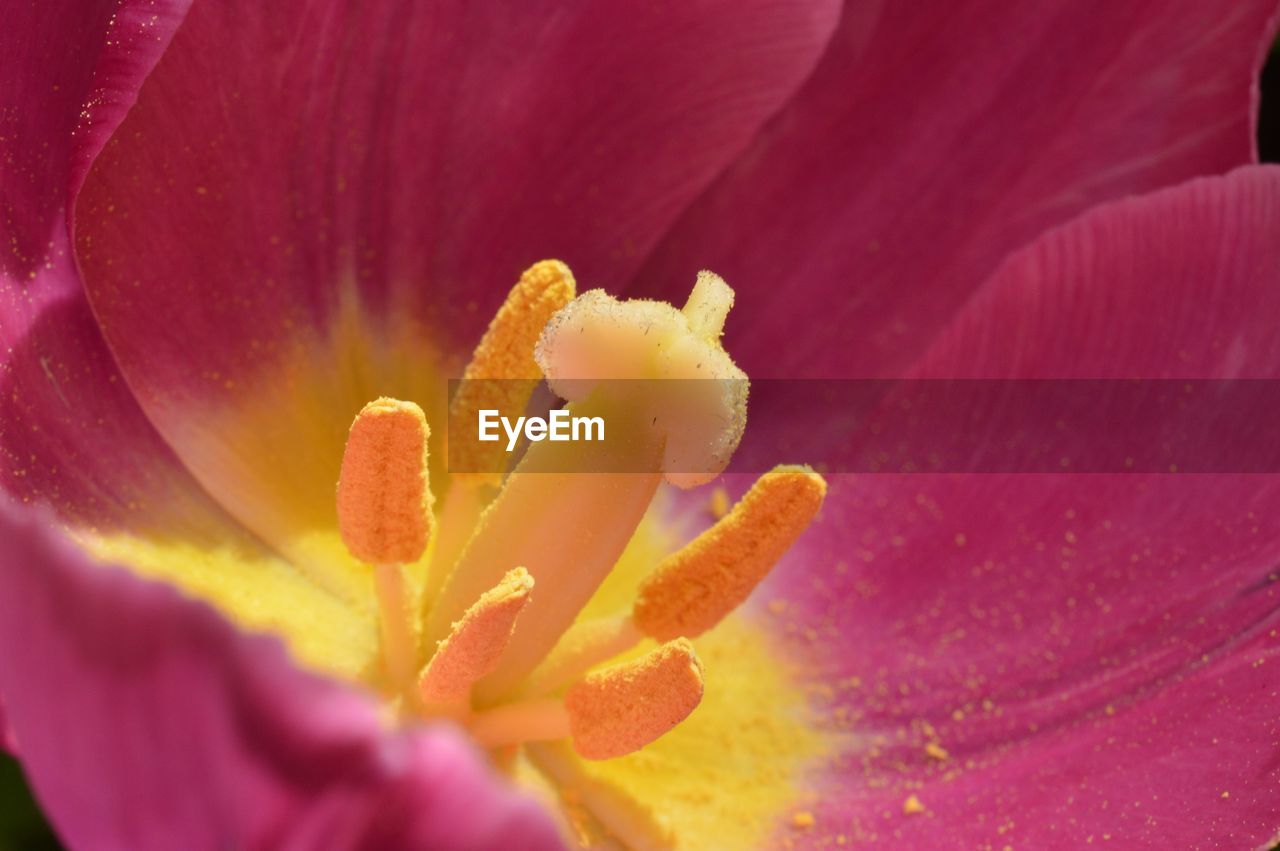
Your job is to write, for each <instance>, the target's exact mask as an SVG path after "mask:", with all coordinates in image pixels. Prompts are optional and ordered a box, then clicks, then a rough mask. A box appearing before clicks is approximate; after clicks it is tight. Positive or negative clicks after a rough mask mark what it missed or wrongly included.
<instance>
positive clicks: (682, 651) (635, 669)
mask: <svg viewBox="0 0 1280 851" xmlns="http://www.w3.org/2000/svg"><path fill="white" fill-rule="evenodd" d="M701 701H702V663H701V662H699V661H698V657H697V656H696V655H695V654H694V652H693V645H692V644H690V643H689V641H688V640H687V639H684V638H678V639H676V640H675V641H669V642H667V643H666V644H664V645H662V646H661V647H659V648H657V649H656V650H654V651H653V652H651V653H649V654H647V655H645V656H643V657H642V658H640V659H637V660H635V661H632V662H624V663H622V664H620V665H614V666H613V667H610V668H605V669H604V670H602V671H597V672H596V673H593V674H588V675H587V676H586V678H585V679H583V680H582V681H581V682H579V683H577V684H576V685H574V686H573V687H572V688H570V689H569V691H568V692H566V693H565V698H564V706H565V710H566V711H567V712H568V714H569V731H570V734H571V735H572V737H573V747H574V750H576V751H577V752H578V753H579V755H581V756H582V757H584V758H586V759H613V758H614V757H619V756H625V755H627V754H629V753H631V752H633V751H636V750H639V749H640V748H642V747H644V746H645V745H647V744H649V743H650V742H652V741H653V740H654V739H657V738H658V737H659V736H662V735H663V734H664V733H666V732H668V731H669V730H671V728H673V727H675V726H676V725H677V724H679V723H680V722H681V721H683V720H684V719H685V718H688V717H689V713H690V712H693V710H694V709H696V708H697V706H698V704H699V703H700V702H701Z"/></svg>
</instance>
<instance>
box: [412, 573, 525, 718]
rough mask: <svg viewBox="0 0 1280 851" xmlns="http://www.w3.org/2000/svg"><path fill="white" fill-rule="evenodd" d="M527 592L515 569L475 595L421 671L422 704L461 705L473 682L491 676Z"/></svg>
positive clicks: (521, 609)
mask: <svg viewBox="0 0 1280 851" xmlns="http://www.w3.org/2000/svg"><path fill="white" fill-rule="evenodd" d="M532 591H533V577H532V576H530V575H529V572H528V571H527V570H525V569H524V568H523V567H517V568H516V569H515V570H512V571H509V572H508V573H507V575H506V576H504V577H502V581H501V582H499V583H498V584H497V585H496V586H495V587H493V588H491V589H490V590H488V591H486V592H485V593H483V594H481V595H480V599H479V600H477V601H476V603H475V605H473V606H472V607H471V608H469V609H467V612H466V614H464V615H463V616H462V620H460V621H458V622H457V623H455V624H454V625H453V630H452V631H451V632H450V633H449V637H448V638H446V639H445V640H444V641H441V642H440V644H439V645H438V646H437V648H436V652H435V655H434V656H432V657H431V661H430V662H428V663H427V667H426V669H424V670H423V672H422V680H421V681H420V683H419V687H420V689H421V691H422V698H423V700H425V701H426V702H427V703H429V704H431V703H453V702H456V701H460V700H466V699H467V697H468V696H469V694H470V692H471V686H472V685H473V684H474V683H475V682H476V680H478V679H480V678H481V677H483V676H485V675H487V674H489V673H490V672H492V671H493V669H494V668H495V667H496V666H497V664H498V660H499V659H500V658H502V651H503V650H505V649H506V648H507V642H508V641H509V640H510V639H511V631H512V630H513V629H515V625H516V618H517V617H519V615H520V612H521V611H523V610H524V606H525V603H527V602H529V594H530V592H532Z"/></svg>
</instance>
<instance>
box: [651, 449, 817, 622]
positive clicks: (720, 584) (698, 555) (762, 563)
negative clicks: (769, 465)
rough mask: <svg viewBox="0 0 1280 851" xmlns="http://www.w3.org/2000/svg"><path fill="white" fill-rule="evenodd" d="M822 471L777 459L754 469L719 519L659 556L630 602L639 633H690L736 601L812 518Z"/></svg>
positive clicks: (726, 611)
mask: <svg viewBox="0 0 1280 851" xmlns="http://www.w3.org/2000/svg"><path fill="white" fill-rule="evenodd" d="M826 493H827V483H826V482H825V481H824V480H823V478H822V476H820V475H818V474H817V473H815V472H814V471H813V470H811V469H809V468H807V467H793V466H784V467H777V468H775V469H774V470H772V471H770V472H768V473H766V474H765V475H763V476H761V477H760V478H759V480H757V481H756V483H755V484H754V485H752V486H751V489H750V490H749V491H747V494H746V496H744V497H743V498H742V500H741V501H739V502H738V504H737V505H735V506H734V507H733V509H732V510H731V511H730V512H729V513H728V514H726V515H725V516H724V517H723V518H722V519H721V520H720V521H719V522H717V523H716V524H715V525H714V526H712V527H711V528H710V529H708V530H707V531H705V532H703V533H702V534H701V535H699V536H698V537H697V538H695V539H694V540H693V541H692V542H690V543H689V544H688V546H686V547H684V548H683V549H681V550H679V551H678V552H675V553H673V554H671V555H670V556H668V557H667V558H666V559H664V560H663V561H662V562H661V563H660V564H659V565H658V567H657V568H656V569H655V570H654V572H653V573H651V574H650V575H649V576H647V577H646V578H645V579H644V581H643V582H642V583H641V584H640V590H639V594H638V596H637V598H636V601H635V605H634V607H633V609H632V617H633V618H634V620H635V623H636V626H637V627H638V628H639V629H640V631H641V632H643V633H644V634H645V635H648V636H650V637H652V638H655V639H657V640H658V641H667V640H670V639H672V638H675V637H677V636H681V635H683V636H688V637H692V638H696V637H697V636H699V635H701V634H702V633H704V632H706V631H707V630H709V629H711V628H712V627H713V626H715V625H716V624H718V623H719V622H720V621H721V620H722V619H723V618H724V617H725V616H726V615H728V614H729V613H730V612H731V611H733V610H734V609H735V608H736V607H737V606H738V605H740V604H741V603H742V602H743V601H744V600H746V599H747V597H748V596H749V595H750V594H751V592H752V591H753V590H754V589H755V587H756V585H758V584H759V583H760V581H761V580H762V579H764V578H765V576H767V575H768V573H769V571H770V570H771V569H772V568H773V566H774V564H775V563H777V561H778V559H780V558H782V556H783V555H784V554H785V553H786V552H787V550H788V549H790V548H791V545H792V544H794V543H795V542H796V539H797V538H799V537H800V534H801V533H802V532H804V530H805V529H807V528H808V527H809V524H810V523H811V522H813V519H814V517H815V515H817V513H818V509H819V508H820V507H821V506H822V500H823V498H824V497H825V496H826Z"/></svg>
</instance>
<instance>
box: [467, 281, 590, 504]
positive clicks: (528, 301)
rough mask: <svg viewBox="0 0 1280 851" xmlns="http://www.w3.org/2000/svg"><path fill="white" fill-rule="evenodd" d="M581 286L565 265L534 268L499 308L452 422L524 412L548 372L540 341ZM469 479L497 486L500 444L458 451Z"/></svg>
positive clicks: (476, 354)
mask: <svg viewBox="0 0 1280 851" xmlns="http://www.w3.org/2000/svg"><path fill="white" fill-rule="evenodd" d="M575 292H576V285H575V283H574V280H573V273H572V272H570V271H569V267H568V266H566V265H565V264H563V263H561V262H560V261H559V260H543V261H541V262H539V263H535V264H534V265H532V266H530V267H529V268H528V269H527V270H526V271H525V272H524V274H523V275H521V276H520V280H519V281H518V282H517V283H516V285H515V286H514V287H512V288H511V292H510V293H508V294H507V300H506V301H505V302H503V304H502V307H500V308H499V309H498V312H497V314H496V315H495V316H494V317H493V321H492V322H490V323H489V330H488V331H486V332H485V335H484V337H483V338H481V340H480V344H479V345H478V346H476V349H475V352H474V353H473V354H472V355H471V362H470V363H469V364H467V368H466V370H465V371H464V372H463V375H462V379H463V380H462V383H461V384H460V385H459V386H458V393H457V395H456V396H455V397H454V398H453V401H452V402H451V403H450V406H449V415H450V421H451V422H453V423H455V424H457V425H465V424H471V423H475V422H476V418H477V416H478V415H479V412H480V411H481V410H482V409H486V408H488V409H493V410H498V411H502V412H503V413H505V414H509V415H512V416H516V415H519V414H521V413H523V411H524V409H525V406H526V405H528V404H529V397H530V395H531V394H532V393H533V389H534V387H535V386H536V384H537V382H538V381H540V380H541V379H542V370H541V369H540V368H539V366H538V363H537V361H535V360H534V357H533V350H534V346H536V345H537V343H538V337H539V335H540V334H541V333H542V329H543V328H544V327H545V326H546V324H547V322H548V321H549V320H550V319H551V317H552V316H553V315H554V314H555V312H556V311H558V310H560V309H561V308H563V307H564V306H565V305H566V304H568V303H569V302H570V301H572V300H573V296H574V293H575ZM453 453H454V454H453V461H454V464H455V466H457V467H458V469H460V470H466V471H473V472H468V473H464V474H463V477H464V479H466V480H469V481H470V482H471V483H473V484H474V483H486V484H493V485H497V484H499V483H500V481H501V478H500V474H499V472H498V471H500V470H502V469H503V467H504V462H505V455H506V453H505V452H504V451H503V448H502V446H501V444H499V443H479V442H465V443H463V444H460V445H457V446H455V447H454V450H453Z"/></svg>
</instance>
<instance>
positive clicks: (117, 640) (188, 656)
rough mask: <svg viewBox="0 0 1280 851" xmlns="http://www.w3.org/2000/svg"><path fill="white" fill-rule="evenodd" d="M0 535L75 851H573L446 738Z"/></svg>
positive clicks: (278, 650) (277, 650)
mask: <svg viewBox="0 0 1280 851" xmlns="http://www.w3.org/2000/svg"><path fill="white" fill-rule="evenodd" d="M0 536H3V538H4V540H5V559H4V561H3V563H2V564H0V646H3V647H5V648H8V649H7V650H6V652H5V653H3V654H0V693H3V694H4V699H5V707H6V711H7V712H8V715H9V721H10V723H11V724H12V726H13V729H14V732H15V734H16V735H17V737H18V739H19V740H20V741H21V743H22V755H23V762H24V765H25V768H26V770H27V772H28V774H29V776H30V777H31V779H32V783H33V785H34V787H35V789H36V792H37V794H38V796H39V798H40V800H41V803H42V804H43V805H44V807H45V809H46V811H47V812H48V814H49V815H50V817H51V818H52V820H53V822H54V823H55V824H56V825H57V827H58V830H59V832H60V833H61V835H62V836H63V838H64V839H66V840H67V841H68V842H69V843H70V844H71V845H72V846H73V847H76V848H120V849H124V848H128V849H164V851H168V849H173V848H191V849H199V848H210V849H214V848H326V849H331V848H332V849H345V848H368V849H380V848H393V847H394V848H441V849H453V848H458V849H463V848H465V849H484V848H494V847H516V846H517V845H518V846H519V847H527V848H539V849H541V848H547V849H550V848H558V847H560V844H559V840H558V837H557V834H556V831H555V829H554V827H553V826H552V825H551V823H550V821H549V819H548V818H547V817H546V814H545V813H544V812H542V811H541V809H540V808H539V807H538V805H536V804H535V803H534V802H533V801H532V800H530V799H527V798H525V797H524V796H522V795H519V794H517V793H515V792H513V791H511V790H509V789H508V788H506V787H505V786H504V785H503V784H502V783H501V782H500V781H499V780H497V779H496V778H495V777H493V776H492V775H491V773H490V771H489V769H488V768H487V767H486V766H485V764H484V761H483V758H482V757H481V756H480V755H479V754H477V753H475V752H474V751H472V750H471V748H470V746H469V745H467V744H466V743H465V742H463V741H462V740H461V739H460V738H459V737H458V736H457V735H455V734H454V733H453V732H451V731H450V730H449V729H447V728H419V729H416V730H410V731H406V732H400V733H389V732H386V731H384V730H383V728H382V726H381V724H380V722H379V719H378V712H377V708H376V706H375V703H374V702H373V701H372V700H370V699H368V698H366V697H364V696H362V695H360V694H357V693H355V692H353V691H351V690H349V689H348V688H346V687H343V686H339V685H337V684H335V683H333V682H330V681H327V680H324V679H321V678H318V677H315V676H312V675H309V674H306V673H303V672H302V671H300V670H299V669H297V668H295V667H294V666H293V665H292V664H291V663H290V662H289V661H288V659H287V658H286V656H285V653H284V651H283V649H282V647H281V645H280V644H279V642H278V641H276V640H275V639H272V638H265V637H256V636H254V637H251V636H246V635H244V634H242V633H239V632H237V631H236V630H235V629H234V628H232V627H231V626H230V625H229V624H227V623H226V622H225V621H223V620H222V619H221V618H220V617H218V616H217V615H216V614H214V613H213V611H212V610H210V609H209V608H207V607H206V606H204V605H203V604H200V603H196V602H193V601H190V600H187V599H184V598H183V597H181V596H179V595H178V593H176V592H175V591H174V590H172V589H171V588H169V587H168V586H166V585H162V584H158V583H153V582H147V581H144V580H140V579H137V578H135V577H134V576H132V575H131V574H129V573H127V572H125V571H122V570H119V569H117V568H114V567H107V566H103V565H98V564H94V563H92V562H90V561H89V560H88V559H87V558H86V557H85V556H84V555H83V554H81V553H80V552H79V551H78V550H76V549H74V548H72V547H70V546H69V545H67V544H66V543H64V542H62V541H60V540H58V539H57V538H56V537H55V536H54V535H52V534H51V533H49V532H48V531H46V530H45V529H44V528H43V527H42V526H41V525H40V524H39V523H38V521H36V520H35V519H33V518H32V517H31V516H30V515H28V516H25V517H24V516H20V515H19V513H18V512H17V511H16V510H15V509H13V508H10V507H4V508H3V509H2V510H0ZM14 648H21V651H20V652H18V651H15V649H14Z"/></svg>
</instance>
